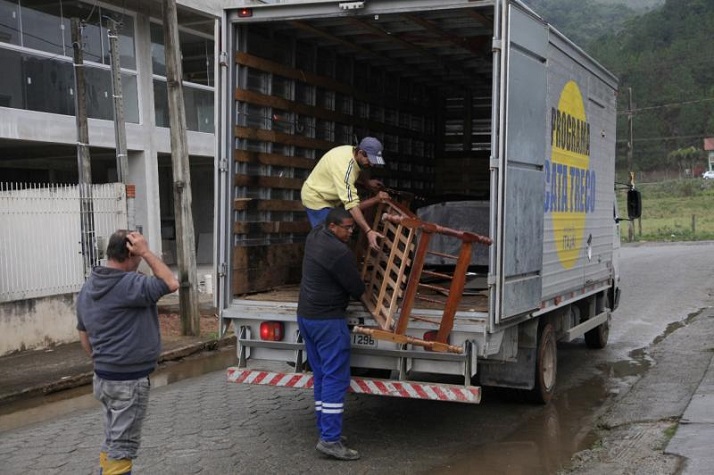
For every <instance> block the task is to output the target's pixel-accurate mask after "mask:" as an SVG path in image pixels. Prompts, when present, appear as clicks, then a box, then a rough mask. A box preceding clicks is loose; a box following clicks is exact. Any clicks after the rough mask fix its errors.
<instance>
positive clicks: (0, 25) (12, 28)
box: [0, 0, 20, 45]
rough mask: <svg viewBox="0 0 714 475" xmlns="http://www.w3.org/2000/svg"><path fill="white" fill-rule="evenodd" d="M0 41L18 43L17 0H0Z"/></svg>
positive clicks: (18, 16)
mask: <svg viewBox="0 0 714 475" xmlns="http://www.w3.org/2000/svg"><path fill="white" fill-rule="evenodd" d="M0 41H1V42H3V43H10V44H13V45H19V44H20V8H19V7H18V5H17V0H0Z"/></svg>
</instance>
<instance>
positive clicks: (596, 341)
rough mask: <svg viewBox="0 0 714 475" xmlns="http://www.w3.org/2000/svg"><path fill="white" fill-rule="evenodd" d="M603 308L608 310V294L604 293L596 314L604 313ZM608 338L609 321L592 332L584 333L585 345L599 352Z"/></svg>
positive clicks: (605, 344)
mask: <svg viewBox="0 0 714 475" xmlns="http://www.w3.org/2000/svg"><path fill="white" fill-rule="evenodd" d="M605 308H610V297H609V292H606V293H605V294H604V295H603V297H602V299H601V302H600V305H598V312H602V311H605ZM609 337H610V321H606V322H605V323H603V324H601V325H598V326H596V327H595V328H593V329H592V330H590V331H588V332H585V344H586V345H587V347H588V348H593V349H596V350H601V349H603V348H605V346H607V339H608V338H609Z"/></svg>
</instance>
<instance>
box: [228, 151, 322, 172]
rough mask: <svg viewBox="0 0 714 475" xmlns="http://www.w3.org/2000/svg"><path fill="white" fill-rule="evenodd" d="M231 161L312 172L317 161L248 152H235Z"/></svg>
mask: <svg viewBox="0 0 714 475" xmlns="http://www.w3.org/2000/svg"><path fill="white" fill-rule="evenodd" d="M233 159H234V160H235V161H236V162H241V163H259V164H261V165H270V166H275V167H292V168H300V169H305V170H312V168H313V167H314V166H315V164H316V163H317V160H313V159H312V158H304V157H288V156H285V155H280V154H277V153H261V152H249V151H248V150H235V151H234V152H233Z"/></svg>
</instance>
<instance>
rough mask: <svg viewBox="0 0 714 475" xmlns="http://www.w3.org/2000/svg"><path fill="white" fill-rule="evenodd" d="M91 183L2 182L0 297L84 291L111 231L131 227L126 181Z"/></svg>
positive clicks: (4, 298)
mask: <svg viewBox="0 0 714 475" xmlns="http://www.w3.org/2000/svg"><path fill="white" fill-rule="evenodd" d="M89 188H90V192H89V193H86V194H83V193H81V192H80V191H81V190H80V186H79V185H47V184H22V183H0V302H10V301H15V300H24V299H30V298H37V297H47V296H51V295H61V294H67V293H73V292H77V291H79V289H80V288H81V286H82V284H83V283H84V280H85V274H86V269H87V266H90V267H91V266H93V265H96V264H98V263H99V259H100V258H101V257H102V254H103V252H104V250H105V248H106V243H107V240H108V239H109V236H111V234H112V233H113V232H114V231H116V230H117V229H122V228H126V226H127V216H126V192H125V188H124V185H122V184H120V183H109V184H102V185H89ZM82 196H85V197H86V196H90V197H91V202H92V206H91V207H89V208H88V209H89V210H91V216H83V213H82V211H81V210H82V209H86V207H82V206H81V200H82ZM85 199H86V198H85ZM82 222H84V223H85V224H82ZM88 222H89V223H91V222H93V225H92V226H91V227H89V228H88V227H87V226H86V223H88ZM83 235H84V242H85V246H84V248H83V245H82V242H83ZM87 257H90V258H91V262H87V261H85V260H86V259H87Z"/></svg>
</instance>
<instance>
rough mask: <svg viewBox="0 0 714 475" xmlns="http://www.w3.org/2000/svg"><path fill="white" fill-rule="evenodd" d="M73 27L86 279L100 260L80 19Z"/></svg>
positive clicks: (80, 201) (80, 198) (78, 166)
mask: <svg viewBox="0 0 714 475" xmlns="http://www.w3.org/2000/svg"><path fill="white" fill-rule="evenodd" d="M71 27H72V49H73V50H74V93H75V94H74V115H75V118H76V123H77V171H78V179H79V180H78V181H79V207H80V234H81V242H82V258H83V260H84V276H85V278H86V277H88V276H89V274H90V273H91V272H92V267H94V265H95V264H96V260H97V251H96V239H95V235H94V234H95V233H94V204H93V202H92V164H91V160H90V157H89V126H88V125H87V96H86V92H85V80H84V56H83V51H82V25H81V23H80V21H79V18H72V23H71Z"/></svg>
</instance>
